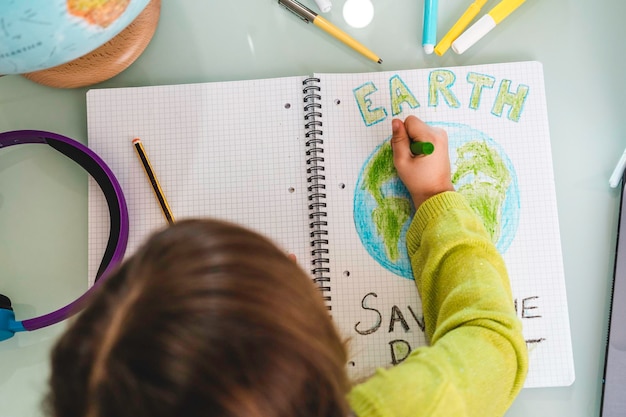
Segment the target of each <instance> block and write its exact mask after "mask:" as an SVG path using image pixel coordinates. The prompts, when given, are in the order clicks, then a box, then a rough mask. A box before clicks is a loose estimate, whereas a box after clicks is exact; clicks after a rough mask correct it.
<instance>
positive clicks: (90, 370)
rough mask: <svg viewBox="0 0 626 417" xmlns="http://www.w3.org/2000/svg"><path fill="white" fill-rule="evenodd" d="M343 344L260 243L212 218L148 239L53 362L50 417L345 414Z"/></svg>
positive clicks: (303, 280)
mask: <svg viewBox="0 0 626 417" xmlns="http://www.w3.org/2000/svg"><path fill="white" fill-rule="evenodd" d="M346 361H347V357H346V351H345V347H344V344H343V343H342V341H341V340H340V337H339V335H338V333H337V331H336V329H335V328H334V326H333V324H332V322H331V320H330V317H329V314H328V311H327V310H326V308H325V306H324V304H323V301H322V298H321V296H320V294H319V291H318V290H317V289H316V288H315V286H314V284H313V283H312V282H311V279H310V277H309V276H308V275H307V274H306V273H305V272H304V271H302V270H301V269H300V268H299V267H298V266H297V264H296V263H295V262H293V261H292V260H290V259H288V257H287V256H286V255H285V254H284V253H283V252H282V251H281V250H280V249H278V248H277V247H276V246H274V245H273V244H272V243H271V242H270V241H268V240H267V239H265V238H264V237H262V236H260V235H258V234H256V233H253V232H251V231H249V230H246V229H244V228H241V227H238V226H235V225H232V224H228V223H224V222H219V221H212V220H187V221H181V222H178V223H176V224H175V225H173V226H171V227H169V228H167V229H165V230H164V231H162V232H160V233H157V234H156V235H154V236H152V237H151V238H150V239H149V241H148V242H147V243H146V244H145V245H144V246H143V247H142V248H140V249H139V250H138V251H137V252H136V253H135V254H134V255H133V256H132V257H130V258H129V259H128V260H127V261H126V262H125V263H124V264H123V266H122V267H121V268H120V269H119V270H118V271H117V272H116V273H114V274H113V275H112V276H111V277H109V278H108V279H107V281H106V282H105V283H103V285H102V287H101V288H100V289H99V290H98V291H97V292H96V293H95V295H94V297H93V299H92V300H91V301H90V303H89V305H88V306H87V307H86V309H85V310H84V311H83V312H82V313H81V314H80V315H79V316H78V317H77V318H76V320H75V321H74V322H73V323H72V324H71V325H70V327H69V329H68V330H67V332H66V333H65V334H64V335H63V336H62V337H61V339H60V341H59V342H58V344H57V346H56V348H55V349H54V352H53V356H52V375H51V392H50V394H49V406H50V412H51V414H52V415H53V416H54V417H110V416H116V417H125V416H129V417H131V416H132V417H143V416H146V417H148V416H150V417H159V416H167V417H174V416H177V417H178V416H181V417H183V416H184V417H194V416H207V415H208V416H214V417H217V416H233V417H234V416H241V417H243V416H246V417H261V416H262V417H273V416H276V417H279V416H285V417H287V416H289V417H297V416H320V417H321V416H324V417H329V416H336V417H345V416H346V415H347V414H348V408H347V407H348V406H347V403H346V400H345V395H346V393H347V391H348V389H349V386H348V385H349V384H348V381H347V377H346V374H345V364H346Z"/></svg>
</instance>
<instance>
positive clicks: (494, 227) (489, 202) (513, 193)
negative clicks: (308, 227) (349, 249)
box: [354, 123, 520, 279]
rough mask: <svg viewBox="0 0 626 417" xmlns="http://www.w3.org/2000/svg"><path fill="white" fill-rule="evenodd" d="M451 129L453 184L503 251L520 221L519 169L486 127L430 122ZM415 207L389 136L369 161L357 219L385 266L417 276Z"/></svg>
mask: <svg viewBox="0 0 626 417" xmlns="http://www.w3.org/2000/svg"><path fill="white" fill-rule="evenodd" d="M429 124H430V125H432V126H438V127H441V128H443V129H445V130H446V131H447V132H448V139H449V149H450V161H451V167H452V183H453V184H454V187H455V189H456V190H457V191H458V192H459V193H461V194H463V195H464V196H465V198H466V199H467V200H468V202H469V204H470V206H471V207H472V208H473V209H474V210H475V211H476V213H477V214H478V215H479V216H480V217H481V218H482V220H483V223H484V224H485V227H486V229H487V231H488V232H489V234H490V235H491V239H492V241H493V242H494V243H495V245H496V247H497V249H498V250H499V251H500V253H505V252H506V250H507V249H508V248H509V246H510V244H511V242H512V241H513V238H514V237H515V233H516V231H517V226H518V223H519V210H520V195H519V188H518V183H517V176H516V174H515V169H514V167H513V164H512V163H511V161H510V159H509V158H508V156H507V155H506V154H505V153H504V151H503V150H502V148H501V147H500V145H498V143H497V142H496V141H494V140H493V139H491V138H490V137H488V136H487V135H486V134H484V133H483V132H480V131H478V130H476V129H473V128H471V127H469V126H466V125H462V124H455V123H429ZM414 212H415V208H414V207H413V203H412V202H411V197H410V195H409V192H408V190H407V189H406V187H405V186H404V185H403V184H402V182H401V181H400V179H399V178H398V176H397V172H396V170H395V167H394V165H393V155H392V151H391V145H390V143H389V138H387V140H385V141H384V142H383V143H382V144H381V145H379V146H378V147H377V148H376V149H375V150H374V151H373V152H372V153H371V155H370V157H369V158H368V159H367V160H366V161H365V163H364V164H363V167H362V169H361V172H360V174H359V178H358V181H357V184H356V188H355V195H354V223H355V227H356V230H357V233H358V235H359V237H360V239H361V243H362V244H363V245H364V246H365V248H366V250H367V251H368V253H369V254H370V255H371V256H372V257H373V258H374V259H375V260H376V261H377V262H378V263H379V264H380V265H382V266H383V267H384V268H386V269H388V270H390V271H392V272H393V273H395V274H397V275H399V276H401V277H404V278H407V279H413V274H412V271H411V264H410V261H409V258H408V256H407V249H406V242H405V238H406V232H407V230H408V228H409V225H410V220H411V219H412V217H413V214H414Z"/></svg>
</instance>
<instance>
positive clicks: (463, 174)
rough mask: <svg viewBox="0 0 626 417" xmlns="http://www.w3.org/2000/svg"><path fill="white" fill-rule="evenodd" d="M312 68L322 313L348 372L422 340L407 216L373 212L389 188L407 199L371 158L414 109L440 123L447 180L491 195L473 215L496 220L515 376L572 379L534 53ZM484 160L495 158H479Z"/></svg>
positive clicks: (358, 372) (550, 382) (542, 381)
mask: <svg viewBox="0 0 626 417" xmlns="http://www.w3.org/2000/svg"><path fill="white" fill-rule="evenodd" d="M316 76H317V77H319V78H320V79H321V80H322V81H321V86H322V102H321V103H322V109H323V110H324V111H323V118H322V120H323V124H324V128H323V130H324V132H323V133H324V139H325V140H324V148H325V149H324V154H325V166H326V183H327V194H328V198H327V199H326V201H327V203H328V212H329V213H330V214H329V217H328V221H329V227H328V230H329V240H330V246H329V249H330V259H331V263H330V269H331V271H332V285H331V292H330V295H331V297H332V311H333V317H334V318H335V319H336V321H337V323H338V324H339V325H340V327H341V329H342V330H343V331H344V332H345V333H346V334H348V335H350V337H351V341H352V349H353V354H354V355H353V362H354V363H353V367H352V372H353V375H354V376H355V377H360V376H363V375H367V374H368V373H369V372H371V371H372V370H373V368H375V367H376V366H379V365H381V364H382V365H387V366H389V365H391V364H392V363H394V362H397V361H400V360H402V359H403V358H404V357H405V356H406V354H407V353H408V349H409V346H410V348H411V349H413V348H415V347H418V346H419V345H422V344H424V343H425V340H424V334H423V332H422V329H421V328H420V326H421V325H423V321H421V320H422V314H421V304H420V301H419V298H418V296H417V293H416V289H415V283H414V281H413V280H412V273H411V270H410V265H409V261H408V258H407V256H406V246H405V244H404V234H405V233H406V229H407V228H408V224H409V219H408V218H401V219H400V220H399V222H400V224H403V223H404V228H403V231H402V233H400V234H399V235H398V234H395V235H394V234H393V233H391V234H390V233H389V229H388V228H386V226H385V225H383V227H382V229H381V230H382V232H381V231H380V230H378V229H377V225H376V222H377V220H376V219H375V216H374V215H373V213H374V212H375V211H376V210H377V209H381V208H384V207H383V206H384V205H385V204H388V206H387V208H390V209H391V210H393V207H394V206H395V205H396V203H395V202H394V201H392V200H394V199H395V201H397V202H398V204H400V205H402V204H408V200H409V196H408V194H403V192H402V188H403V187H400V186H399V184H398V182H397V178H396V179H394V178H392V177H390V176H388V175H387V174H388V172H387V171H386V170H385V169H384V168H383V169H381V168H380V165H376V164H374V163H373V162H374V161H375V160H376V159H377V158H379V157H381V156H382V155H383V153H384V152H385V148H384V146H385V145H384V144H385V143H388V139H389V138H390V136H391V120H392V118H394V117H397V118H401V119H404V118H406V116H408V115H409V114H415V115H417V116H419V117H420V118H422V119H423V120H425V121H427V122H428V123H431V124H433V125H436V126H439V127H442V128H444V129H446V130H447V131H448V135H449V140H450V143H449V144H450V156H451V159H452V171H453V182H455V187H456V189H457V190H458V191H459V192H462V193H464V194H465V195H466V196H467V197H469V198H470V199H474V201H476V199H478V198H480V197H481V196H484V195H487V196H488V200H489V201H491V202H496V203H497V204H496V205H495V210H494V211H493V212H489V213H486V214H485V217H486V218H485V219H484V220H486V222H487V223H488V224H491V225H492V226H495V227H494V229H495V230H496V232H495V233H497V234H496V235H495V240H496V241H497V247H498V249H499V250H500V252H501V253H502V254H503V256H504V259H505V261H506V263H507V267H508V269H509V274H510V278H511V283H512V290H513V295H514V298H515V303H516V307H517V310H518V316H519V317H520V319H521V320H522V323H523V328H524V334H525V337H526V340H527V345H528V349H529V352H530V372H529V376H528V379H527V382H526V386H527V387H532V386H558V385H569V384H571V383H572V382H573V379H574V369H573V359H572V349H571V337H570V327H569V317H568V308H567V300H566V293H565V281H564V273H563V265H562V255H561V244H560V234H559V222H558V217H557V206H556V194H555V188H554V180H553V168H552V157H551V147H550V136H549V129H548V120H547V108H546V101H545V93H544V84H543V71H542V67H541V64H539V63H537V62H529V63H511V64H497V65H486V66H475V67H471V66H470V67H457V68H441V69H424V70H412V71H397V72H378V73H370V74H317V75H316ZM492 158H493V159H492ZM493 161H497V163H495V166H496V167H499V168H497V169H495V170H494V169H492V167H490V166H491V162H493ZM387 164H392V161H391V159H388V161H387ZM500 168H506V169H502V170H499V169H500ZM377 171H378V172H377ZM455 175H456V176H457V177H456V178H455ZM404 191H406V189H404ZM398 207H400V210H399V211H402V210H401V206H398ZM387 208H384V210H387ZM384 210H382V211H379V212H378V215H380V213H382V212H383V211H384ZM383 223H384V222H383Z"/></svg>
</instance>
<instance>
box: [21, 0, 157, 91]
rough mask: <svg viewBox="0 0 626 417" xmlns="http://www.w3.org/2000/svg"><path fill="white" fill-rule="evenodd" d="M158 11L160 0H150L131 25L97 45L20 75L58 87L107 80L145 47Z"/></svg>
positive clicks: (135, 57)
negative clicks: (77, 56) (56, 62)
mask: <svg viewBox="0 0 626 417" xmlns="http://www.w3.org/2000/svg"><path fill="white" fill-rule="evenodd" d="M160 13H161V0H151V1H150V3H148V5H147V6H146V8H145V9H144V10H143V11H142V12H141V13H140V14H139V15H138V16H137V18H136V19H135V20H133V22H132V23H131V24H130V25H128V26H127V27H126V28H125V29H124V30H123V31H121V32H120V33H119V34H118V35H117V36H115V37H114V38H113V39H111V40H110V41H108V42H107V43H105V44H104V45H102V46H100V47H99V48H97V49H95V50H93V51H91V52H90V53H88V54H86V55H83V56H82V57H80V58H77V59H75V60H73V61H70V62H67V63H65V64H61V65H58V66H56V67H52V68H48V69H45V70H40V71H34V72H29V73H26V74H22V75H23V76H24V77H25V78H28V79H29V80H31V81H34V82H36V83H38V84H43V85H47V86H49V87H57V88H76V87H85V86H88V85H93V84H97V83H99V82H102V81H105V80H108V79H109V78H112V77H114V76H116V75H117V74H119V73H120V72H122V71H124V70H125V69H126V68H128V67H129V66H130V65H131V64H132V63H133V62H135V60H136V59H137V58H138V57H139V55H141V53H142V52H143V51H144V49H146V47H147V46H148V44H149V43H150V40H151V39H152V36H153V35H154V32H155V31H156V28H157V25H158V23H159V16H160Z"/></svg>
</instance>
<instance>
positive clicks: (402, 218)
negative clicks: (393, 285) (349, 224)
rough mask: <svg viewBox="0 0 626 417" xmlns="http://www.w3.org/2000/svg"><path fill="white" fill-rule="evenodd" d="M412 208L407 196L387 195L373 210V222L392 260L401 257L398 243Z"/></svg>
mask: <svg viewBox="0 0 626 417" xmlns="http://www.w3.org/2000/svg"><path fill="white" fill-rule="evenodd" d="M410 210H411V205H410V204H409V200H407V199H406V198H401V197H387V198H386V199H384V200H383V201H382V204H379V205H378V207H376V208H375V209H374V210H373V211H372V222H373V223H374V225H375V227H376V232H377V233H378V235H379V236H380V237H381V238H382V240H383V243H384V244H385V248H386V250H387V257H388V258H389V259H390V260H391V261H392V262H395V261H397V260H398V258H400V251H399V250H398V243H399V242H400V235H401V233H402V226H403V225H404V223H405V222H406V221H407V220H408V219H409V212H410Z"/></svg>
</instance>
